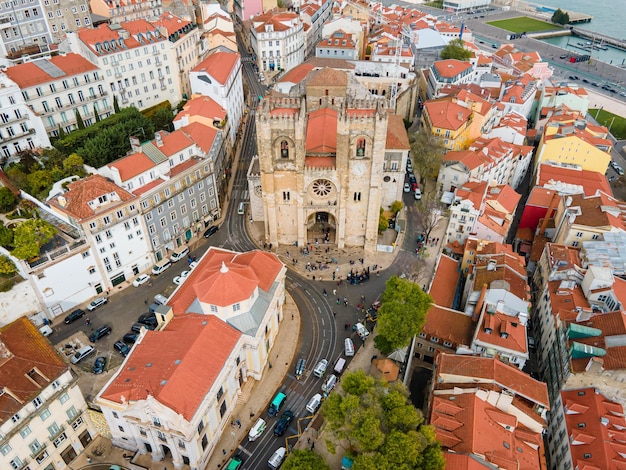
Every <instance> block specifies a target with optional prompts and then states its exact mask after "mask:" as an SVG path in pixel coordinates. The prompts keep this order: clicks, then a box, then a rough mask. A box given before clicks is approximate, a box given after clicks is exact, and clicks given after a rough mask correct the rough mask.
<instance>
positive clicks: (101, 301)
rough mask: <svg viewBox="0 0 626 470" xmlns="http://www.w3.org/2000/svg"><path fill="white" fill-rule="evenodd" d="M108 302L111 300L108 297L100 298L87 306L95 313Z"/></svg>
mask: <svg viewBox="0 0 626 470" xmlns="http://www.w3.org/2000/svg"><path fill="white" fill-rule="evenodd" d="M108 301H109V299H107V298H106V297H98V298H97V299H94V300H92V301H91V303H90V304H89V305H87V310H89V311H90V312H93V311H94V310H95V309H97V308H98V307H100V306H101V305H104V304H106V303H107V302H108Z"/></svg>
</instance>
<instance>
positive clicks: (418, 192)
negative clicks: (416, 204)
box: [415, 188, 422, 201]
mask: <svg viewBox="0 0 626 470" xmlns="http://www.w3.org/2000/svg"><path fill="white" fill-rule="evenodd" d="M415 199H417V200H418V201H419V200H420V199H422V191H421V190H420V188H415Z"/></svg>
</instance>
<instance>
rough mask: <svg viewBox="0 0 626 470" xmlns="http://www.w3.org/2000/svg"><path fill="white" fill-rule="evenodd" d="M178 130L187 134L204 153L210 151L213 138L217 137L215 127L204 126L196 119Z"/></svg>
mask: <svg viewBox="0 0 626 470" xmlns="http://www.w3.org/2000/svg"><path fill="white" fill-rule="evenodd" d="M180 130H181V131H183V132H184V133H185V134H186V135H187V136H189V138H190V139H191V140H192V141H193V142H195V144H196V145H197V146H198V147H200V149H201V150H202V151H203V152H205V153H208V152H210V151H211V148H212V147H213V142H215V138H216V137H217V129H215V128H214V127H211V126H205V125H204V124H202V123H200V122H198V121H196V122H192V123H190V124H189V125H187V126H183V127H181V128H180Z"/></svg>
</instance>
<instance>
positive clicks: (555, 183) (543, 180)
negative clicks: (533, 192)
mask: <svg viewBox="0 0 626 470" xmlns="http://www.w3.org/2000/svg"><path fill="white" fill-rule="evenodd" d="M536 184H537V185H538V186H550V187H552V188H555V189H559V188H561V187H562V186H563V185H576V186H580V187H581V189H582V191H583V192H584V194H585V196H593V195H595V194H596V193H597V192H598V191H602V192H604V193H606V194H609V195H611V196H612V195H613V189H612V188H611V185H610V184H609V181H608V180H607V178H606V176H605V175H603V174H602V173H597V172H595V171H589V170H583V169H582V168H572V167H565V166H561V165H551V164H549V163H541V164H539V167H538V170H537V182H536ZM568 192H569V191H568Z"/></svg>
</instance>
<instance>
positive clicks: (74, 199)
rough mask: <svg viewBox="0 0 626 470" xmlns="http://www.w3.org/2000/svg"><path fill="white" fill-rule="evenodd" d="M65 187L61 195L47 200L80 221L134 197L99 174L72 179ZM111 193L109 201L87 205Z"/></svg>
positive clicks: (109, 209) (120, 204)
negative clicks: (65, 189)
mask: <svg viewBox="0 0 626 470" xmlns="http://www.w3.org/2000/svg"><path fill="white" fill-rule="evenodd" d="M67 189H68V190H67V192H66V193H64V194H63V195H62V196H57V197H55V198H54V199H51V200H50V201H48V202H49V204H50V205H53V206H55V207H57V208H58V209H60V210H61V211H63V212H65V213H67V214H69V215H70V216H71V217H73V218H75V219H77V220H78V221H81V222H82V221H84V220H87V219H90V218H92V217H94V216H97V215H98V214H100V213H102V212H110V211H112V210H113V209H115V208H116V207H118V206H122V205H124V204H126V203H127V202H129V201H131V200H133V199H135V196H134V195H132V194H131V193H129V192H128V191H126V190H124V189H122V188H120V187H119V186H117V185H116V184H115V183H113V182H112V181H109V180H108V179H106V178H104V177H103V176H100V175H90V176H88V177H86V178H83V179H81V180H78V181H74V182H73V183H70V184H69V185H68V187H67ZM112 193H114V194H115V197H114V198H113V199H112V200H111V198H109V201H108V202H107V203H105V204H103V205H102V206H99V207H93V208H92V207H90V206H89V202H91V201H94V200H97V199H98V197H100V196H104V195H105V194H112Z"/></svg>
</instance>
